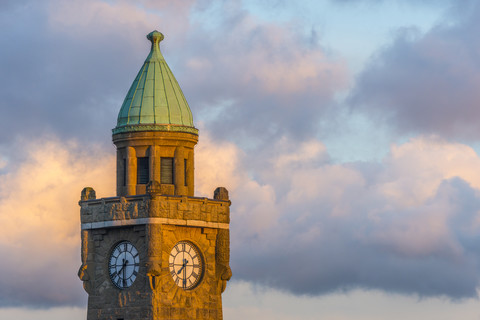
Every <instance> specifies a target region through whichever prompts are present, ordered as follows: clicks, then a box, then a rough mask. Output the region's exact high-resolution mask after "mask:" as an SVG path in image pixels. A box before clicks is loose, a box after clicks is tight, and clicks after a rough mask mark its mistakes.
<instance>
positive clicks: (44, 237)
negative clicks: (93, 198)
mask: <svg viewBox="0 0 480 320" xmlns="http://www.w3.org/2000/svg"><path fill="white" fill-rule="evenodd" d="M22 149H23V150H24V152H25V154H23V155H24V157H25V158H26V160H25V161H23V162H21V163H19V164H17V165H16V168H15V169H13V170H10V171H9V172H8V173H5V174H2V175H0V225H1V230H2V232H1V233H0V252H1V255H2V257H4V259H2V261H1V262H0V266H1V269H2V270H3V272H4V275H8V276H6V277H0V287H1V289H0V300H1V301H2V304H3V305H23V304H24V305H30V306H42V305H43V306H49V305H78V304H80V303H82V301H84V298H85V294H84V293H83V289H82V286H81V283H79V280H78V278H77V277H76V271H75V270H76V269H78V266H79V263H80V260H79V259H80V251H79V244H80V213H79V207H78V200H79V198H80V191H81V190H82V188H83V187H85V186H92V187H94V188H95V189H96V190H97V192H98V193H97V194H98V195H99V196H102V195H103V196H108V195H112V190H113V189H114V183H115V182H114V181H113V177H114V168H113V166H112V164H113V155H112V154H111V153H110V154H108V153H105V152H103V151H101V150H99V149H95V148H90V149H88V150H82V148H80V147H79V146H78V145H76V144H75V143H65V142H60V141H59V140H57V139H48V138H46V139H38V140H34V141H30V142H25V143H24V145H23V147H22Z"/></svg>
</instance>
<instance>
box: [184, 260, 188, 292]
mask: <svg viewBox="0 0 480 320" xmlns="http://www.w3.org/2000/svg"><path fill="white" fill-rule="evenodd" d="M184 260H185V267H186V266H187V263H188V261H187V259H184ZM186 287H187V268H183V288H184V289H185V288H186Z"/></svg>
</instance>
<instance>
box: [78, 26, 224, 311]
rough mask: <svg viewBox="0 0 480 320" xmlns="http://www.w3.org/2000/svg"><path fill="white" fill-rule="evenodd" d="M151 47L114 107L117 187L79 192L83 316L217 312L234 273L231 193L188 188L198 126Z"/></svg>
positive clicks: (156, 36) (156, 37)
mask: <svg viewBox="0 0 480 320" xmlns="http://www.w3.org/2000/svg"><path fill="white" fill-rule="evenodd" d="M147 38H148V40H150V41H151V50H150V53H149V55H148V56H147V58H146V60H145V62H144V64H143V66H142V68H141V69H140V71H139V72H138V75H137V77H136V78H135V80H134V81H133V84H132V86H131V87H130V90H129V91H128V93H127V96H126V97H125V100H124V102H123V104H122V107H121V109H120V112H119V114H118V119H117V125H116V127H115V128H114V129H113V143H114V144H115V146H116V150H117V195H116V196H115V197H109V198H102V199H97V198H96V195H95V190H93V189H92V188H89V187H87V188H84V189H83V190H82V193H81V199H80V201H79V205H80V207H81V209H80V215H81V230H82V231H81V239H82V253H81V258H82V265H81V267H80V270H79V272H78V275H79V277H80V279H81V280H82V281H83V287H84V288H85V291H86V292H87V293H88V313H87V319H88V320H97V319H102V320H104V319H108V320H153V319H155V320H157V319H185V320H187V319H188V320H190V319H222V299H221V294H222V292H223V291H224V290H225V287H226V282H227V281H228V280H229V279H230V277H231V275H232V273H231V270H230V266H229V260H230V232H229V223H230V209H229V208H230V201H229V198H228V191H227V190H226V189H225V188H222V187H219V188H217V189H216V190H215V191H214V194H213V199H209V198H201V197H195V196H194V147H195V145H196V144H197V141H198V130H197V129H196V128H195V126H194V124H193V118H192V113H191V110H190V107H189V106H188V103H187V101H186V99H185V97H184V95H183V93H182V90H181V89H180V86H179V85H178V83H177V81H176V79H175V77H174V76H173V74H172V71H171V70H170V68H169V67H168V65H167V63H166V62H165V59H164V58H163V56H162V54H161V52H160V46H159V44H160V41H162V40H163V34H161V33H160V32H158V31H153V32H151V33H150V34H148V35H147Z"/></svg>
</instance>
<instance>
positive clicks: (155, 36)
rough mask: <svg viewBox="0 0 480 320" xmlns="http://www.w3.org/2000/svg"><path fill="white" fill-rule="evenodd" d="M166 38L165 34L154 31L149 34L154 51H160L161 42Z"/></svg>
mask: <svg viewBox="0 0 480 320" xmlns="http://www.w3.org/2000/svg"><path fill="white" fill-rule="evenodd" d="M164 38H165V37H164V36H163V33H161V32H158V31H157V30H154V31H152V32H150V33H149V34H147V39H148V40H150V41H151V42H152V51H154V50H156V49H158V50H160V41H162V40H163V39H164Z"/></svg>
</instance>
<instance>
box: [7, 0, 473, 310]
mask: <svg viewBox="0 0 480 320" xmlns="http://www.w3.org/2000/svg"><path fill="white" fill-rule="evenodd" d="M155 29H156V30H159V31H161V32H162V33H163V34H164V35H165V40H164V41H162V43H161V50H162V52H163V55H164V57H165V59H166V61H167V63H168V64H169V66H170V68H171V69H172V71H173V73H174V75H175V76H176V78H177V80H178V82H179V83H180V86H181V87H182V90H183V92H184V94H185V96H186V98H187V101H188V102H189V105H190V107H191V109H192V112H193V116H194V122H195V125H196V127H197V128H199V130H200V133H199V134H200V136H199V143H198V145H197V146H196V149H195V155H196V158H195V161H196V163H195V168H196V172H195V183H196V186H195V189H196V191H195V193H196V195H198V196H207V197H212V196H213V190H214V189H215V188H216V187H218V186H224V187H226V188H227V189H228V190H229V193H230V199H231V200H232V207H231V268H232V271H233V278H232V280H231V281H230V282H229V284H228V287H227V290H226V291H225V293H224V294H223V308H224V317H225V319H229V320H237V319H238V320H239V319H246V318H248V319H267V320H270V319H280V320H293V319H306V320H309V319H320V320H363V319H369V320H380V319H394V320H395V319H422V320H429V319H435V320H442V319H445V320H447V319H453V318H456V319H466V320H470V319H472V320H474V319H479V318H480V311H479V307H478V306H479V301H478V295H479V287H480V170H479V169H480V156H479V152H480V143H479V142H480V125H479V123H480V107H479V106H478V105H477V104H478V103H477V101H480V90H479V88H480V42H479V41H478V39H477V38H478V37H477V35H478V34H479V31H480V2H478V1H475V0H464V1H454V0H436V1H433V0H415V1H414V0H402V1H401V0H316V1H314V0H306V1H301V2H300V1H296V2H293V1H285V0H265V1H248V0H245V1H240V0H230V1H215V0H197V1H195V0H182V1H163V0H141V1H127V0H104V1H102V0H82V1H80V0H72V1H68V2H67V1H62V0H45V1H35V0H15V1H14V0H2V1H0V97H1V99H0V112H1V116H0V230H1V232H0V256H1V257H3V258H2V259H0V270H2V272H1V275H0V318H1V319H19V320H23V319H25V320H26V319H31V318H36V319H49V320H57V319H66V318H69V319H72V320H76V319H85V317H86V299H87V295H86V293H85V292H84V291H83V288H82V283H81V281H80V280H79V279H78V277H77V271H78V268H79V267H80V264H81V260H80V219H79V215H80V214H79V211H80V208H79V207H78V200H79V198H80V191H81V190H82V189H83V187H86V186H91V187H93V188H94V189H95V190H96V192H97V196H99V197H108V196H113V195H114V194H115V148H114V146H113V144H112V142H111V129H112V128H114V127H115V125H116V118H117V114H118V111H119V110H120V106H121V105H122V102H123V99H124V98H125V96H126V93H127V90H128V89H129V87H130V85H131V83H132V82H133V80H134V78H135V76H136V74H137V72H138V70H139V69H140V67H141V66H142V63H143V61H144V59H145V58H146V57H147V55H148V52H149V48H150V43H149V42H148V40H147V39H146V37H145V36H146V35H147V34H148V33H149V32H151V31H153V30H155Z"/></svg>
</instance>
